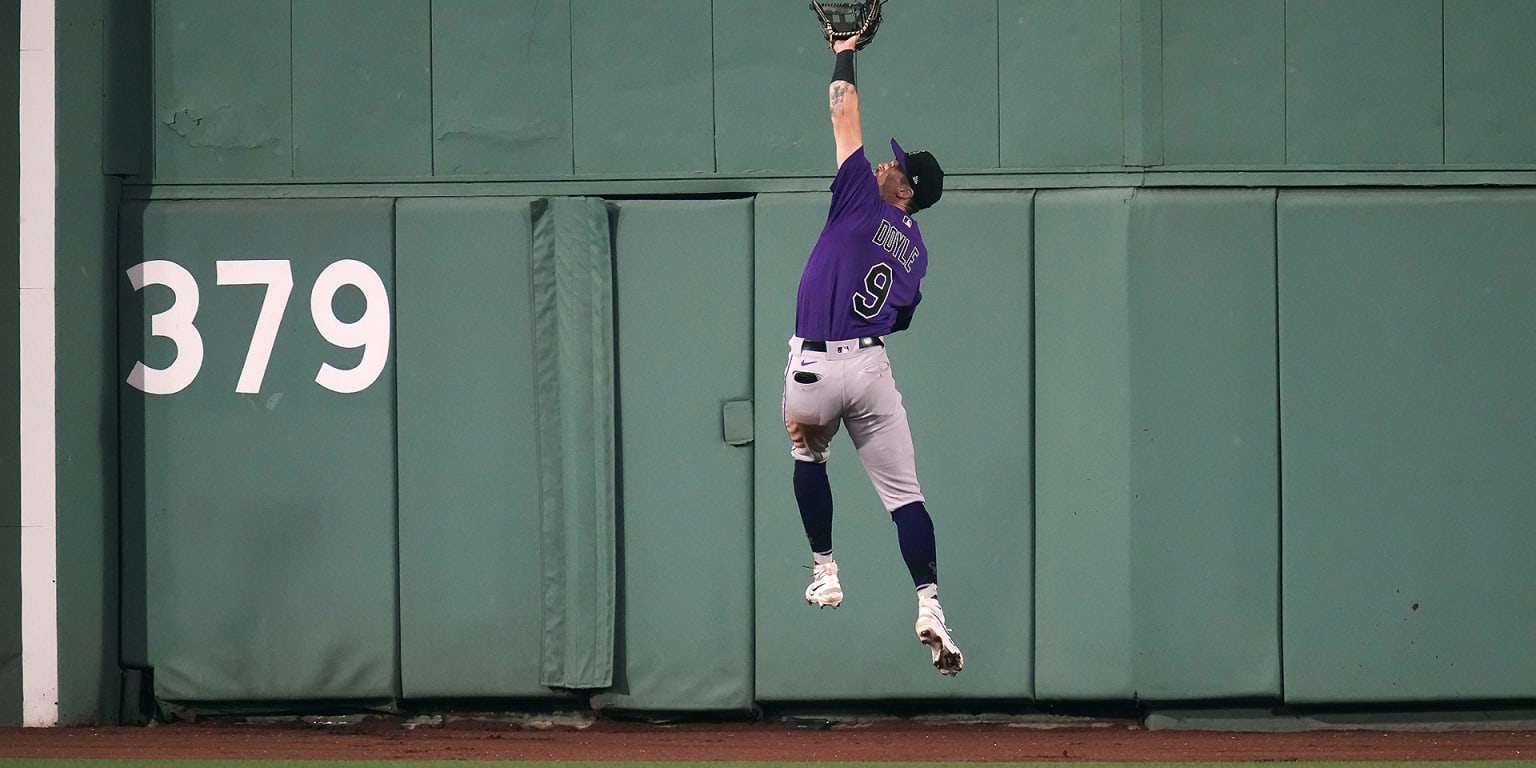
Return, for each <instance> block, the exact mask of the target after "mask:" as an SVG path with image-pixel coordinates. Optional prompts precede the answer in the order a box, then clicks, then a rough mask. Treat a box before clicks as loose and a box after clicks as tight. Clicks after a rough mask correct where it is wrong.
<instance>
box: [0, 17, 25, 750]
mask: <svg viewBox="0 0 1536 768" xmlns="http://www.w3.org/2000/svg"><path fill="white" fill-rule="evenodd" d="M20 38H21V9H20V6H13V7H8V8H6V9H5V10H3V11H0V39H3V40H5V41H6V48H7V50H8V49H9V48H10V42H11V41H13V40H14V41H19V40H20ZM18 63H19V62H18V60H16V59H12V58H10V57H9V56H6V57H5V58H4V59H3V60H0V102H3V103H4V104H5V105H6V107H5V109H4V111H3V112H0V114H4V115H5V118H6V119H5V120H4V121H0V144H4V145H5V146H8V147H10V146H18V142H19V140H20V136H19V134H20V130H19V125H18V120H19V118H20V114H19V111H18V108H19V105H20V103H21V102H20V98H21V94H20V79H19V78H20V67H19V66H18ZM20 180H21V157H20V154H19V153H13V152H11V151H10V150H7V151H6V152H5V154H4V155H0V185H3V186H0V553H4V554H3V555H0V563H19V562H21V423H20V422H21V390H20V387H21V380H20V374H19V373H18V372H19V371H20V369H21V345H20V336H19V333H20V321H21V299H20V296H21V291H20V289H21V261H20V242H21V239H20V238H21V232H20V214H21V209H20V199H19V197H18V196H19V194H20V190H21V187H20ZM20 721H21V570H20V568H18V567H15V566H6V567H3V568H0V722H5V723H15V722H20Z"/></svg>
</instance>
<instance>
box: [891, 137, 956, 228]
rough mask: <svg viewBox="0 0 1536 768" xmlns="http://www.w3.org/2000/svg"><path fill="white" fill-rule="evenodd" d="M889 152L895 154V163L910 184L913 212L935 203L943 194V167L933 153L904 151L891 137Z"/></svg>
mask: <svg viewBox="0 0 1536 768" xmlns="http://www.w3.org/2000/svg"><path fill="white" fill-rule="evenodd" d="M891 154H893V155H895V156H896V164H897V165H900V166H901V170H902V172H903V173H905V174H907V181H908V182H909V183H910V184H911V185H912V211H913V212H914V213H915V212H917V211H921V210H923V209H924V208H927V207H928V206H930V205H933V204H934V203H937V202H938V201H939V198H940V197H942V196H943V195H944V169H943V168H940V167H939V161H937V160H935V159H933V153H932V152H924V151H922V150H918V151H916V152H905V151H903V150H902V148H901V145H900V144H897V143H896V140H895V139H891Z"/></svg>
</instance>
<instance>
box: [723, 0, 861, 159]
mask: <svg viewBox="0 0 1536 768" xmlns="http://www.w3.org/2000/svg"><path fill="white" fill-rule="evenodd" d="M714 11H715V26H714V37H715V40H716V41H717V42H716V43H715V44H716V45H728V46H729V50H730V55H728V56H718V57H716V58H715V61H714V67H715V93H714V99H715V114H714V120H715V130H714V132H715V139H716V141H717V143H718V147H716V150H715V152H716V155H717V160H718V163H719V170H720V171H721V172H724V173H750V172H754V171H794V172H798V173H819V172H822V171H823V170H824V169H825V168H826V166H827V165H829V164H831V162H832V160H833V158H834V155H833V152H834V150H833V149H832V148H831V147H829V146H827V143H826V142H825V141H823V140H821V139H820V137H821V136H823V135H824V134H825V133H826V132H827V131H828V130H830V126H831V123H830V122H829V118H828V112H827V85H828V83H829V81H830V76H831V74H832V61H833V58H832V54H831V52H830V51H828V50H827V44H826V41H825V40H823V39H822V38H821V36H820V35H819V34H817V33H816V29H815V24H814V22H813V23H812V24H811V29H809V30H807V29H806V18H804V16H803V14H801V13H785V12H784V8H783V7H781V6H777V5H770V4H767V3H743V2H730V3H715V5H714ZM805 13H806V14H809V13H810V11H809V9H807V10H806V11H805ZM869 50H870V51H871V52H873V51H874V50H875V49H874V48H870V49H869ZM861 55H862V54H861ZM865 71H867V72H868V73H869V74H868V75H867V77H871V78H872V77H875V76H876V70H875V69H874V68H873V67H872V66H871V67H866V70H865ZM770 73H771V74H770Z"/></svg>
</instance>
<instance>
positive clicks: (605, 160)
mask: <svg viewBox="0 0 1536 768" xmlns="http://www.w3.org/2000/svg"><path fill="white" fill-rule="evenodd" d="M568 2H569V3H570V6H571V28H572V30H579V32H573V33H572V40H571V67H572V72H571V85H570V87H571V89H572V95H571V99H572V120H573V122H574V129H575V136H576V172H577V173H578V174H595V175H604V174H658V173H660V174H676V173H688V174H694V173H708V172H712V171H714V170H715V137H714V135H713V129H714V121H713V104H714V100H713V92H714V81H713V77H712V73H711V68H712V65H711V62H712V61H713V57H714V50H713V48H712V47H711V46H710V45H709V40H710V29H711V26H710V16H711V15H710V8H711V7H712V5H713V4H712V2H711V0H627V2H625V3H624V6H623V12H621V13H615V12H614V8H615V6H614V4H613V2H612V0H568ZM807 13H809V11H807Z"/></svg>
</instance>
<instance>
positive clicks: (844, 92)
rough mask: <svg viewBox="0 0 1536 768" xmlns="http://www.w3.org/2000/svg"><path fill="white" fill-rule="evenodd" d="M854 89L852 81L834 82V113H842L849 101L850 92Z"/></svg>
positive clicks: (832, 94)
mask: <svg viewBox="0 0 1536 768" xmlns="http://www.w3.org/2000/svg"><path fill="white" fill-rule="evenodd" d="M852 91H853V84H852V83H845V82H843V81H841V80H839V81H837V82H835V83H833V84H832V93H831V97H832V114H833V115H840V114H842V113H843V110H844V108H845V107H846V105H847V103H848V94H849V93H851V92H852Z"/></svg>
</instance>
